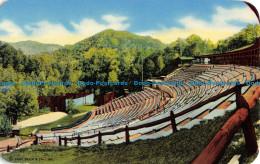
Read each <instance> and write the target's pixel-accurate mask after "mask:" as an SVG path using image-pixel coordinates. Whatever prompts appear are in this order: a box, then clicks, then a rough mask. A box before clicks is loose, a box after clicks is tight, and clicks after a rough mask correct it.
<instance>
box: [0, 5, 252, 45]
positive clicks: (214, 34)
mask: <svg viewBox="0 0 260 164" xmlns="http://www.w3.org/2000/svg"><path fill="white" fill-rule="evenodd" d="M0 1H3V0H0ZM248 23H252V24H255V23H257V19H256V17H255V15H254V14H253V12H252V11H251V10H250V9H249V8H248V7H247V6H246V4H244V3H243V2H237V1H231V0H185V1H182V0H95V1H94V0H9V1H7V2H6V3H5V4H4V5H3V6H2V7H1V8H0V40H4V41H8V42H15V41H21V40H29V39H30V40H36V41H40V42H45V43H58V44H62V45H64V44H73V43H75V42H77V41H80V40H82V39H84V38H86V37H89V36H92V35H94V34H96V33H98V32H100V31H103V30H105V29H115V30H127V31H129V32H132V33H136V34H139V35H150V36H152V37H154V38H157V39H159V40H161V41H163V42H165V43H170V42H172V41H174V40H175V39H177V38H178V37H184V38H185V37H187V36H189V35H191V34H192V33H195V34H198V35H200V36H202V37H203V38H205V39H207V38H209V39H211V40H213V41H217V40H218V39H224V38H226V37H228V36H230V35H232V34H234V33H236V32H238V31H239V30H241V29H242V28H244V27H245V26H246V25H247V24H248Z"/></svg>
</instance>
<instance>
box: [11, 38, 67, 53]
mask: <svg viewBox="0 0 260 164" xmlns="http://www.w3.org/2000/svg"><path fill="white" fill-rule="evenodd" d="M9 44H10V45H11V46H13V47H14V48H15V49H16V50H21V51H22V52H23V53H24V54H25V55H39V54H41V53H49V54H51V53H52V52H54V51H56V50H58V49H61V48H63V46H61V45H58V44H43V43H40V42H36V41H31V40H28V41H21V42H16V43H9Z"/></svg>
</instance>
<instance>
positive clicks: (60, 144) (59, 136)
mask: <svg viewBox="0 0 260 164" xmlns="http://www.w3.org/2000/svg"><path fill="white" fill-rule="evenodd" d="M59 146H61V136H59Z"/></svg>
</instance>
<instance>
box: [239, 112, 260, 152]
mask: <svg viewBox="0 0 260 164" xmlns="http://www.w3.org/2000/svg"><path fill="white" fill-rule="evenodd" d="M242 128H243V132H244V136H245V141H246V149H247V155H248V156H251V155H253V154H255V153H256V152H257V149H258V146H257V140H256V135H255V130H254V126H253V122H252V118H251V115H250V113H249V115H248V118H247V119H246V121H245V122H244V123H243V124H242Z"/></svg>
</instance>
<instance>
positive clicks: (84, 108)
mask: <svg viewBox="0 0 260 164" xmlns="http://www.w3.org/2000/svg"><path fill="white" fill-rule="evenodd" d="M97 107H98V106H93V105H88V104H84V105H80V106H77V107H74V109H78V110H79V111H80V113H84V112H89V111H91V110H93V109H96V108H97Z"/></svg>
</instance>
